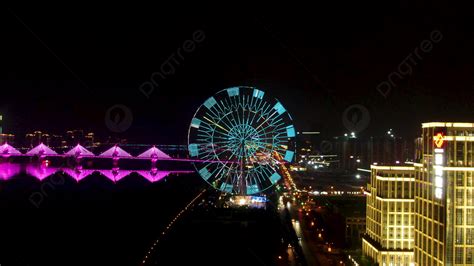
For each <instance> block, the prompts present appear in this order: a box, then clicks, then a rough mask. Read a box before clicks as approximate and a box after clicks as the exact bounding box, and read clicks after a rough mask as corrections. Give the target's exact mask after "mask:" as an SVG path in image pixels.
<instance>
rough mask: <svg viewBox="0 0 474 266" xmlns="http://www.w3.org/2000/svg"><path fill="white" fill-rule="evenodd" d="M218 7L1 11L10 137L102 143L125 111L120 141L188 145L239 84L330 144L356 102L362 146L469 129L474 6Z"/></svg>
mask: <svg viewBox="0 0 474 266" xmlns="http://www.w3.org/2000/svg"><path fill="white" fill-rule="evenodd" d="M343 7H344V8H343ZM216 8H217V7H214V6H212V7H207V8H205V7H200V8H192V7H187V8H186V9H184V8H183V7H181V8H177V7H174V8H168V7H166V8H165V7H161V8H160V7H154V8H151V7H150V8H143V9H132V8H124V9H115V8H107V9H100V10H98V9H92V8H84V9H79V8H76V7H75V8H69V9H63V10H62V11H60V12H59V11H54V10H52V9H50V10H43V11H40V10H36V9H31V10H22V9H18V8H11V9H3V10H1V15H0V17H1V20H2V23H1V25H2V26H1V27H2V41H1V44H0V45H1V46H2V49H1V52H0V53H1V57H0V65H1V71H0V75H1V76H0V87H1V93H0V112H1V113H2V114H3V115H4V120H5V121H4V131H6V132H10V133H16V134H17V135H23V134H24V133H26V132H29V131H32V130H36V129H40V130H45V131H48V132H63V131H65V130H66V129H74V128H84V129H86V130H92V131H94V132H96V133H97V134H99V135H104V136H105V135H108V134H111V132H110V131H109V129H108V128H107V126H106V123H105V122H104V117H105V114H106V111H107V110H108V109H109V108H110V107H111V106H113V105H115V104H123V105H125V106H127V107H128V108H129V109H130V110H131V111H132V113H133V122H132V125H131V127H130V128H129V129H128V130H126V131H125V132H123V133H120V134H121V136H123V137H127V138H129V139H130V140H131V141H132V142H151V143H170V144H171V143H184V142H185V139H186V135H187V128H188V126H189V123H190V120H191V118H192V116H193V114H194V112H195V110H196V109H197V108H198V107H199V106H200V104H202V103H203V102H204V101H205V100H206V99H207V98H208V97H210V96H211V95H213V94H214V93H216V92H217V91H219V90H221V89H224V88H227V87H230V86H236V85H251V86H257V87H260V88H261V89H262V90H264V91H266V92H267V93H270V94H272V95H273V96H275V97H277V98H278V99H279V100H280V101H281V102H282V103H283V104H284V105H285V106H286V108H287V109H288V110H289V112H290V113H291V114H292V116H293V118H294V120H295V126H296V128H297V129H298V130H299V131H303V130H315V131H321V132H322V134H323V137H328V136H332V135H335V134H337V135H341V134H343V133H344V132H346V131H347V130H346V129H345V128H344V126H343V123H342V114H343V112H344V110H345V109H346V108H347V107H348V106H350V105H353V104H361V105H364V106H365V107H366V108H367V109H368V110H369V111H370V118H371V120H370V123H369V126H368V127H367V128H366V129H365V130H364V131H362V132H361V133H360V135H365V136H368V135H381V134H383V133H384V132H385V131H386V130H387V129H388V128H393V129H394V132H395V134H397V135H402V136H405V137H409V138H413V137H415V136H416V135H418V134H419V133H420V126H421V125H420V123H421V122H426V121H434V120H453V121H470V122H474V119H473V118H474V116H473V114H474V109H473V108H472V102H473V100H474V93H473V77H474V76H473V70H474V69H473V62H474V61H473V59H474V56H473V51H474V39H473V28H472V26H471V24H472V20H473V12H472V11H473V10H472V9H471V8H466V7H456V8H454V7H449V6H446V5H444V4H443V5H439V6H431V7H427V6H421V5H417V4H414V3H413V2H409V4H400V3H397V4H396V5H393V6H360V5H357V6H347V5H343V4H342V3H340V4H339V5H338V6H334V7H328V6H322V5H321V4H315V5H314V4H312V5H308V6H300V7H298V8H290V7H287V6H280V7H279V8H278V9H279V10H280V11H278V12H277V11H270V10H267V9H264V10H265V11H262V10H261V9H260V10H256V9H254V8H250V7H248V8H245V9H244V8H243V7H240V8H235V9H234V8H232V7H226V8H225V9H223V10H222V11H219V12H218V11H216V10H215V9H216ZM237 9H239V11H238V10H237ZM186 10H187V11H186ZM242 10H245V11H242ZM196 31H202V32H203V33H204V36H205V37H204V39H203V40H202V41H201V42H200V43H195V44H196V47H195V49H194V50H193V51H191V52H188V53H186V52H183V54H182V59H179V62H178V64H177V65H175V71H174V73H173V74H169V75H166V78H165V79H163V80H160V82H159V87H157V88H156V89H155V90H154V91H153V93H152V94H151V95H150V97H149V98H147V97H145V95H144V94H143V93H142V92H141V91H140V89H139V88H140V86H141V85H142V84H143V83H145V82H149V81H150V76H151V75H152V74H153V73H154V72H158V71H160V67H161V66H162V64H163V63H165V62H166V61H167V59H168V58H169V57H170V56H172V55H175V56H176V52H177V50H178V49H181V50H182V47H183V44H184V43H185V41H187V40H191V39H192V37H193V33H194V32H196ZM433 31H439V32H440V33H441V35H442V38H441V40H439V41H438V42H436V43H435V42H432V49H430V51H429V52H420V54H419V56H420V57H421V58H417V59H416V62H415V63H411V65H410V68H411V74H403V75H402V77H401V78H397V79H395V82H394V84H395V86H392V89H391V91H390V92H389V93H388V94H387V95H386V97H384V96H383V95H382V94H381V93H379V92H378V91H377V86H379V84H381V82H384V81H388V76H389V75H390V73H392V72H394V71H395V72H396V71H398V70H397V68H398V66H399V65H400V64H401V63H402V62H403V61H404V59H405V58H406V57H407V56H409V55H410V54H412V53H413V52H414V50H415V49H418V50H419V49H420V46H421V44H422V43H423V41H425V40H429V39H430V36H431V35H430V34H432V32H433Z"/></svg>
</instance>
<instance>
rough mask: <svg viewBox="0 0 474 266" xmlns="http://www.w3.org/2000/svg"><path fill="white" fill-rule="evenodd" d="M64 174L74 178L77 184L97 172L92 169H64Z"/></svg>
mask: <svg viewBox="0 0 474 266" xmlns="http://www.w3.org/2000/svg"><path fill="white" fill-rule="evenodd" d="M62 170H63V172H64V173H66V174H67V175H69V176H70V177H72V178H74V179H75V180H76V181H77V182H79V181H81V180H82V179H84V178H86V177H87V176H89V175H91V174H92V173H94V171H95V170H90V169H80V168H74V169H71V168H63V169H62Z"/></svg>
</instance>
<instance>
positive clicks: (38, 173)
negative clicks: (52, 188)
mask: <svg viewBox="0 0 474 266" xmlns="http://www.w3.org/2000/svg"><path fill="white" fill-rule="evenodd" d="M58 170H59V169H58V168H55V167H47V166H43V165H33V164H28V165H27V166H26V173H27V174H28V175H31V176H34V177H36V178H37V179H39V180H40V181H42V180H43V179H45V178H46V177H48V176H50V175H52V174H54V173H56V172H57V171H58Z"/></svg>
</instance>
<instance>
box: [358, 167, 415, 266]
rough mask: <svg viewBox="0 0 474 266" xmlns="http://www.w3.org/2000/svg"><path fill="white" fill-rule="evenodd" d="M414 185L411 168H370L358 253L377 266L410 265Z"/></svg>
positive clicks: (412, 169) (411, 263) (413, 222)
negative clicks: (363, 229) (360, 250)
mask: <svg viewBox="0 0 474 266" xmlns="http://www.w3.org/2000/svg"><path fill="white" fill-rule="evenodd" d="M414 185H415V168H414V167H412V166H375V165H372V166H371V177H370V184H368V185H367V191H366V192H365V194H366V195H367V211H366V233H365V235H364V237H363V239H362V252H363V254H364V255H365V256H368V257H370V258H371V259H372V260H373V261H374V262H375V263H378V265H387V266H388V265H413V262H414V257H413V248H414V225H415V221H414V205H415V200H414Z"/></svg>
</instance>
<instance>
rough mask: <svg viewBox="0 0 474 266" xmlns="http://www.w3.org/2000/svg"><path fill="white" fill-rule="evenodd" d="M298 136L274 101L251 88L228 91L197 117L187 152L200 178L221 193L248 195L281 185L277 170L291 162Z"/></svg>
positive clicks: (189, 136)
mask: <svg viewBox="0 0 474 266" xmlns="http://www.w3.org/2000/svg"><path fill="white" fill-rule="evenodd" d="M295 137H296V131H295V128H294V126H293V124H292V118H291V116H290V114H289V113H288V112H287V110H286V109H285V107H284V106H283V105H282V104H281V103H280V102H279V101H278V100H276V99H274V98H271V97H268V96H267V95H266V94H265V92H263V91H262V90H259V89H257V88H254V87H244V86H240V87H232V88H228V89H224V90H222V91H219V92H218V93H216V94H215V95H214V96H212V97H210V98H209V99H207V100H206V101H205V102H204V103H203V104H202V105H201V107H199V109H198V110H197V112H196V113H195V115H194V117H193V119H192V121H191V125H190V127H189V133H188V149H189V154H190V156H191V157H192V158H193V159H199V161H197V162H195V163H194V166H195V167H196V170H197V171H198V173H199V175H200V176H201V177H202V178H203V179H204V180H206V182H208V183H209V184H210V185H211V186H213V187H214V188H216V189H219V190H221V191H223V192H227V193H231V194H239V195H251V194H256V193H259V192H262V191H264V190H266V189H268V188H269V187H271V186H273V185H274V184H275V183H276V182H278V180H280V179H281V175H280V174H279V164H280V163H282V161H286V162H291V161H292V160H293V159H294V156H295V152H294V148H295Z"/></svg>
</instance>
